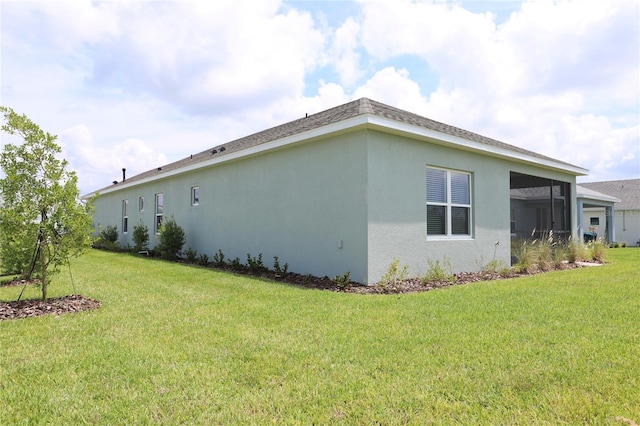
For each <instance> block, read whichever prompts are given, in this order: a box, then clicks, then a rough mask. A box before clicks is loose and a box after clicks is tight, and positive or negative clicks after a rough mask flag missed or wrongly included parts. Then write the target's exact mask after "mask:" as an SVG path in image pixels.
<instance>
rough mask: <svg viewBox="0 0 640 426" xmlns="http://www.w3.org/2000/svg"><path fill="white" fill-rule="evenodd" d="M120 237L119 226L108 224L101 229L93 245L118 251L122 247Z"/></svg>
mask: <svg viewBox="0 0 640 426" xmlns="http://www.w3.org/2000/svg"><path fill="white" fill-rule="evenodd" d="M118 237H119V234H118V227H117V226H115V225H107V226H105V227H104V228H101V229H100V232H99V233H98V237H97V238H96V240H95V241H94V243H93V246H94V247H97V248H102V249H107V250H113V251H116V250H118V249H119V248H120V244H118Z"/></svg>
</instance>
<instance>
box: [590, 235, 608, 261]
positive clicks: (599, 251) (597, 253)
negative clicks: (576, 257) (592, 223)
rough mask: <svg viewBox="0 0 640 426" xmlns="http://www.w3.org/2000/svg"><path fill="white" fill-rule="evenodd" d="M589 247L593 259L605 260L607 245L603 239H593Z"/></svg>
mask: <svg viewBox="0 0 640 426" xmlns="http://www.w3.org/2000/svg"><path fill="white" fill-rule="evenodd" d="M587 248H588V250H589V253H590V255H591V256H590V257H591V260H595V261H596V262H604V259H605V253H606V250H607V245H606V244H605V243H604V241H603V240H601V239H597V240H595V241H591V242H590V243H589V244H588V246H587Z"/></svg>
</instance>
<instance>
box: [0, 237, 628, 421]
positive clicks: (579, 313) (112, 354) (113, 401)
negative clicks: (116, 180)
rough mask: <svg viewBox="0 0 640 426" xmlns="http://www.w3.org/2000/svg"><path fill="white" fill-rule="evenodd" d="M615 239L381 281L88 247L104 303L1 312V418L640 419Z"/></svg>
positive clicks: (79, 283)
mask: <svg viewBox="0 0 640 426" xmlns="http://www.w3.org/2000/svg"><path fill="white" fill-rule="evenodd" d="M607 255H608V260H609V264H607V265H605V266H602V267H593V268H582V269H577V270H571V271H558V272H551V273H547V274H540V275H534V276H531V277H526V278H517V279H512V280H501V281H491V282H483V283H476V284H467V285H461V286H455V287H450V288H446V289H442V290H434V291H430V292H426V293H414V294H405V295H386V296H373V295H358V294H344V293H335V292H328V291H316V290H305V289H301V288H296V287H292V286H287V285H282V284H279V283H274V282H271V281H265V280H259V279H254V278H249V277H246V276H236V275H233V274H229V273H222V272H218V271H215V270H212V269H204V268H198V267H194V266H186V265H181V264H175V263H167V262H163V261H159V260H151V259H143V258H137V257H133V256H130V255H126V254H114V253H107V252H101V251H91V252H89V253H88V254H86V255H85V256H83V257H82V258H80V259H76V260H75V261H74V262H73V264H72V266H73V267H72V272H73V281H74V282H75V288H76V290H75V292H76V293H81V294H83V295H84V296H86V297H90V298H94V299H98V300H100V301H102V307H101V308H100V309H98V310H93V311H88V312H82V313H77V314H67V315H62V316H58V317H55V316H49V317H38V318H29V319H22V320H10V321H2V322H0V424H2V425H7V424H79V423H90V424H149V423H157V424H180V423H189V424H238V423H241V424H247V423H248V424H264V423H276V424H283V423H284V424H312V423H315V424H328V423H331V424H390V425H393V424H456V423H459V424H526V425H529V424H554V425H555V424H618V425H625V424H631V423H629V422H630V421H635V422H640V249H634V248H626V249H612V250H609V251H608V253H607ZM55 280H56V281H55V282H53V283H52V286H51V287H50V294H51V297H56V296H62V295H66V294H70V293H73V292H74V291H73V287H72V284H71V281H70V279H69V273H68V271H65V272H64V273H62V274H60V275H58V276H56V277H55ZM20 290H21V288H19V287H11V288H0V300H3V301H7V300H15V298H17V296H18V294H19V292H20ZM26 293H27V295H26V296H27V297H38V294H39V293H38V290H37V289H35V288H29V289H28V290H27V291H26ZM625 419H626V420H625Z"/></svg>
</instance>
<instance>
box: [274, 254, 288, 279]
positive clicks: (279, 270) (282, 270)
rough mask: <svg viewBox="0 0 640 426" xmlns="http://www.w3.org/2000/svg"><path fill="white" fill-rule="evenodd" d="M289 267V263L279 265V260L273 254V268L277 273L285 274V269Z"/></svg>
mask: <svg viewBox="0 0 640 426" xmlns="http://www.w3.org/2000/svg"><path fill="white" fill-rule="evenodd" d="M288 269H289V264H288V263H285V264H284V266H283V267H281V266H280V261H279V260H278V256H273V270H274V271H275V272H276V274H278V275H287V270H288Z"/></svg>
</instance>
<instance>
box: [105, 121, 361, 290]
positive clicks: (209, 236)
mask: <svg viewBox="0 0 640 426" xmlns="http://www.w3.org/2000/svg"><path fill="white" fill-rule="evenodd" d="M366 148H367V145H366V140H365V133H364V132H362V131H360V132H353V133H348V134H345V135H341V136H340V137H333V138H329V139H325V140H319V141H314V142H312V143H306V144H301V145H296V146H293V147H287V148H286V149H281V150H278V151H272V152H269V153H266V154H263V155H256V156H254V157H250V158H244V159H240V160H237V161H233V162H228V163H223V164H220V165H218V166H214V167H210V168H207V169H202V170H199V171H196V172H192V173H189V174H184V175H180V176H174V177H172V178H170V179H166V180H161V181H156V182H153V183H148V184H144V185H140V186H138V187H137V188H135V189H130V190H123V191H120V192H116V193H110V194H106V195H104V196H102V197H101V198H100V199H98V201H97V203H96V206H97V209H96V210H97V213H96V217H95V221H96V224H97V223H101V224H102V225H107V224H117V225H118V229H121V226H120V222H121V202H122V199H124V198H127V197H128V198H129V203H130V213H129V221H130V226H129V228H130V232H129V234H128V235H121V243H122V244H132V242H131V238H130V237H131V235H132V230H133V226H134V225H135V224H136V223H138V221H139V219H142V220H143V222H144V223H145V224H146V225H147V226H148V227H149V230H150V233H151V234H153V232H152V230H153V223H154V197H155V194H156V193H157V192H163V193H164V202H165V218H168V217H170V216H171V215H173V216H174V218H175V220H176V222H177V223H178V224H179V225H180V226H182V227H183V228H184V230H185V232H186V234H187V243H186V245H185V249H186V248H188V247H191V248H193V249H196V250H197V251H198V252H199V253H206V254H208V255H209V257H212V256H213V254H214V253H215V252H217V251H218V249H220V250H222V252H223V253H224V254H225V257H226V258H227V259H232V258H234V257H236V256H237V257H239V258H240V260H241V261H242V262H243V263H246V257H247V253H251V255H252V256H257V255H258V254H259V253H262V255H263V262H264V263H265V265H266V266H267V267H270V268H271V267H272V265H273V256H278V257H279V261H280V263H281V265H284V263H285V262H286V263H288V264H289V270H290V271H294V272H298V273H303V274H306V273H311V274H314V275H319V276H324V275H328V276H329V277H332V278H333V276H335V275H337V274H343V273H345V272H347V271H350V272H351V276H352V278H353V279H355V280H358V281H364V280H365V279H366V274H367V266H366V265H367V246H366V233H367V225H366V220H367V213H366V176H367V169H366V160H367V155H366ZM192 186H199V187H200V205H199V206H197V207H192V206H191V205H190V201H191V196H190V190H191V187H192ZM140 195H144V197H145V201H146V208H145V211H144V213H142V214H139V213H138V212H137V203H138V197H139V196H140ZM155 243H156V241H155V236H152V241H151V246H152V247H153V246H154V245H155Z"/></svg>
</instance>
